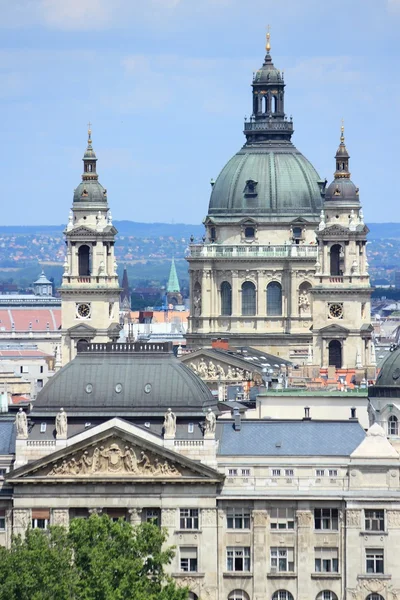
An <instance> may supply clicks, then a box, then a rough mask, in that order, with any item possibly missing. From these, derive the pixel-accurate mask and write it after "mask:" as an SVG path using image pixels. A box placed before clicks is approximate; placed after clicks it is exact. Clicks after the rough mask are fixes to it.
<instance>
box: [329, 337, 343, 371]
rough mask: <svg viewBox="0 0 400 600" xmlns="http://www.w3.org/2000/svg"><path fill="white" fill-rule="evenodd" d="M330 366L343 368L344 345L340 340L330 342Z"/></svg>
mask: <svg viewBox="0 0 400 600" xmlns="http://www.w3.org/2000/svg"><path fill="white" fill-rule="evenodd" d="M328 348H329V366H330V367H336V369H341V368H342V344H341V343H340V342H339V340H332V341H330V342H329V346H328Z"/></svg>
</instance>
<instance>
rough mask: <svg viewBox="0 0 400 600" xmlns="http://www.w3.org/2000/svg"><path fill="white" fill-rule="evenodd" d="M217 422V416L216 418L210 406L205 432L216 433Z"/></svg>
mask: <svg viewBox="0 0 400 600" xmlns="http://www.w3.org/2000/svg"><path fill="white" fill-rule="evenodd" d="M216 422H217V418H216V416H215V414H214V413H213V411H212V409H211V408H209V409H208V411H207V413H206V422H205V427H204V433H205V434H212V435H214V434H215V427H216Z"/></svg>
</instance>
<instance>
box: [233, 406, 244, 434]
mask: <svg viewBox="0 0 400 600" xmlns="http://www.w3.org/2000/svg"><path fill="white" fill-rule="evenodd" d="M233 418H234V423H233V428H234V430H235V431H240V430H241V429H242V418H241V416H240V412H239V409H238V408H234V409H233Z"/></svg>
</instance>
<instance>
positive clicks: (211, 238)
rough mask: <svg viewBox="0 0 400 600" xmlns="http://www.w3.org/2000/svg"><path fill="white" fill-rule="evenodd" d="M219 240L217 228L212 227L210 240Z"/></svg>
mask: <svg viewBox="0 0 400 600" xmlns="http://www.w3.org/2000/svg"><path fill="white" fill-rule="evenodd" d="M216 240H217V230H216V229H215V227H211V228H210V242H212V243H214V242H215V241H216Z"/></svg>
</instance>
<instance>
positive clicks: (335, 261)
mask: <svg viewBox="0 0 400 600" xmlns="http://www.w3.org/2000/svg"><path fill="white" fill-rule="evenodd" d="M341 251H342V246H341V245H340V244H334V245H333V246H332V248H331V275H332V276H337V275H342V271H341V268H340V253H341Z"/></svg>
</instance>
